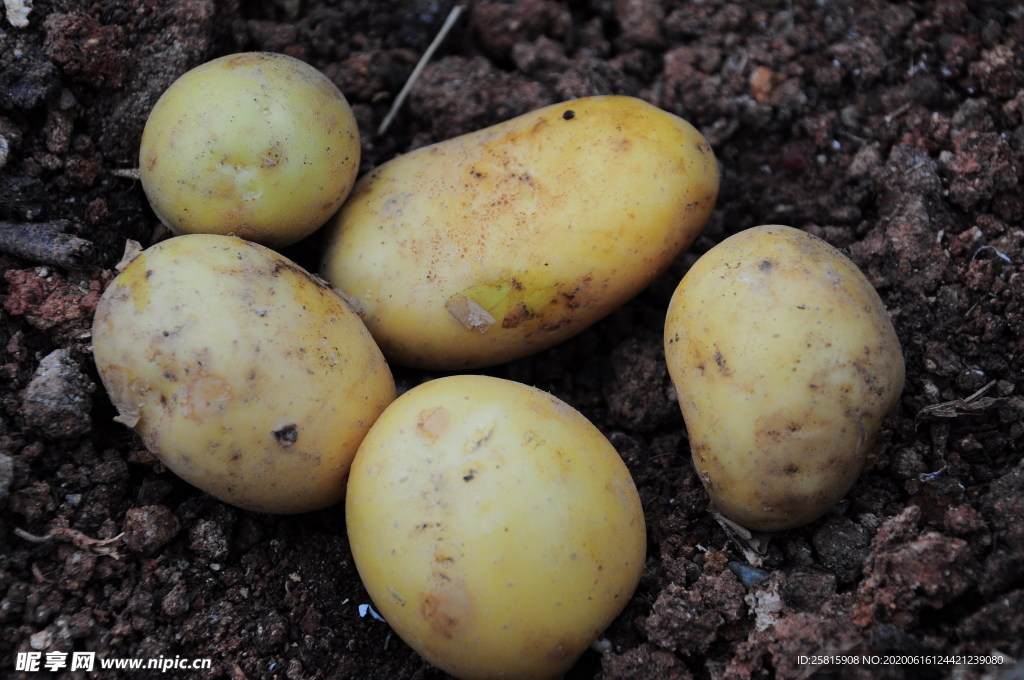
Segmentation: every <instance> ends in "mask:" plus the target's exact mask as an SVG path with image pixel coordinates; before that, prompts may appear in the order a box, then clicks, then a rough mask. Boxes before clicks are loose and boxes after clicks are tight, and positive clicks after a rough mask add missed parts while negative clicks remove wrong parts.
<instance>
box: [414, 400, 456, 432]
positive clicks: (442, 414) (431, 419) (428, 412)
mask: <svg viewBox="0 0 1024 680" xmlns="http://www.w3.org/2000/svg"><path fill="white" fill-rule="evenodd" d="M450 422H451V415H450V414H449V413H448V409H446V408H444V407H443V406H438V407H437V408H432V409H424V410H422V411H420V419H419V422H418V423H416V430H417V431H418V432H420V433H421V434H424V435H426V436H427V437H429V438H430V439H437V438H438V437H440V436H441V435H442V434H444V432H445V430H447V429H448V425H449V423H450Z"/></svg>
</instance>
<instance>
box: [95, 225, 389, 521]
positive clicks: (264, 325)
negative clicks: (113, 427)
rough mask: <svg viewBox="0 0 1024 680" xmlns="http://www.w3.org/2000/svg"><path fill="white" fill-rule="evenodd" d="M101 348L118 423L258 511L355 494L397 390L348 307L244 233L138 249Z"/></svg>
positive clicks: (180, 471) (119, 286) (111, 297)
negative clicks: (364, 444)
mask: <svg viewBox="0 0 1024 680" xmlns="http://www.w3.org/2000/svg"><path fill="white" fill-rule="evenodd" d="M93 345H94V350H93V352H94V356H95V358H96V367H97V369H98V370H99V373H100V377H101V378H102V379H103V384H104V386H105V387H106V388H107V392H108V393H109V395H110V398H111V401H113V403H114V405H115V407H117V409H118V411H119V412H120V414H121V415H120V416H119V418H118V420H120V421H121V422H123V423H125V424H127V425H129V426H134V429H135V431H136V432H138V433H139V435H141V436H142V439H143V441H145V443H146V446H147V447H148V448H149V450H150V451H152V452H153V453H155V454H156V455H157V456H159V457H160V460H162V461H163V462H164V464H166V465H167V467H169V468H170V469H171V470H172V471H174V473H175V474H177V475H178V476H179V477H181V478H182V479H184V480H185V481H187V482H189V483H190V484H193V485H194V486H197V487H199V488H200V489H202V490H204V491H207V492H209V493H210V494H212V495H214V496H216V497H217V498H219V499H221V500H223V501H225V502H227V503H231V504H233V505H237V506H239V507H241V508H245V509H247V510H255V511H257V512H271V513H295V512H307V511H310V510H315V509H318V508H323V507H326V506H329V505H332V504H334V503H337V502H339V501H340V500H341V499H342V498H344V494H345V481H346V478H347V476H348V471H349V467H350V465H351V462H352V458H353V457H354V456H355V452H356V450H357V449H358V447H359V443H360V442H361V441H362V439H363V436H364V435H365V434H366V432H367V431H368V430H369V429H370V425H372V424H373V422H374V421H375V420H376V419H377V416H378V415H380V413H381V412H382V411H383V410H384V408H385V407H386V406H387V405H388V404H389V403H391V402H392V401H393V400H394V398H395V385H394V382H393V380H392V378H391V371H390V370H389V369H388V366H387V363H386V362H385V361H384V357H383V356H382V355H381V353H380V350H378V349H377V347H376V345H374V343H373V339H372V338H371V337H370V334H369V333H368V332H367V331H366V328H365V327H364V326H363V324H362V323H360V322H359V318H358V317H357V316H356V315H355V314H354V313H353V312H352V311H351V310H350V309H348V307H347V306H346V305H345V303H344V302H343V301H342V300H341V299H340V298H338V297H337V296H336V295H335V294H334V293H332V292H331V291H330V290H329V289H328V288H326V287H325V286H324V285H323V284H321V283H319V282H317V281H316V280H315V279H314V278H313V277H312V276H311V275H310V274H308V273H306V272H305V271H304V270H303V269H301V268H300V267H298V266H296V265H295V264H293V263H292V262H291V261H290V260H287V259H286V258H284V257H282V256H280V255H278V254H277V253H275V252H273V251H271V250H268V249H267V248H264V247H262V246H259V245H256V244H254V243H249V242H247V241H243V240H241V239H237V238H229V237H225V236H213V235H192V236H181V237H178V238H173V239H170V240H168V241H164V242H162V243H160V244H158V245H155V246H153V247H152V248H150V249H148V250H146V251H145V252H144V253H142V254H141V255H139V256H138V257H137V258H135V259H134V260H133V261H132V262H131V264H129V265H128V266H127V268H125V269H124V271H123V272H121V274H120V275H119V276H118V277H117V278H116V279H115V280H114V282H113V283H112V284H111V285H110V287H108V288H107V290H106V292H105V293H104V294H103V297H102V298H101V300H100V303H99V306H98V307H97V309H96V318H95V320H94V322H93ZM136 420H137V422H133V421H136Z"/></svg>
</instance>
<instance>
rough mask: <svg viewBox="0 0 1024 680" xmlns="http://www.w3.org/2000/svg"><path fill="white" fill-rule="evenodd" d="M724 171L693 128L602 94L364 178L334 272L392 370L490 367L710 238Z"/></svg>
mask: <svg viewBox="0 0 1024 680" xmlns="http://www.w3.org/2000/svg"><path fill="white" fill-rule="evenodd" d="M717 195H718V163H717V161H716V160H715V156H714V153H713V152H712V151H711V147H710V146H709V145H708V143H707V142H706V141H705V140H704V138H703V137H702V136H701V135H700V133H699V132H697V130H695V129H694V128H693V126H691V125H690V124H689V123H687V122H686V121H684V120H682V119H680V118H677V117H676V116H673V115H672V114H669V113H665V112H664V111H661V110H659V109H657V108H655V107H653V106H651V105H649V104H646V103H644V102H642V101H640V100H639V99H632V98H629V97H591V98H588V99H579V100H577V101H572V102H566V103H563V104H556V105H555V106H549V107H547V108H543V109H540V110H538V111H534V112H532V113H528V114H526V115H523V116H520V117H519V118H516V119H514V120H510V121H508V122H505V123H501V124H500V125H495V126H494V127H491V128H488V129H486V130H481V131H479V132H474V133H472V134H468V135H465V136H463V137H458V138H456V139H452V140H449V141H447V142H442V143H440V144H436V145H434V146H430V147H426V148H423V149H419V150H417V151H414V152H412V153H410V154H407V155H405V156H400V157H399V158H396V159H395V160H393V161H391V162H389V163H386V164H384V165H382V166H381V167H379V168H377V169H376V170H374V171H373V172H371V173H369V174H368V175H366V176H365V177H363V178H362V179H360V180H359V182H358V183H357V184H356V187H355V189H354V190H353V192H352V197H351V198H350V200H349V201H348V202H346V204H345V205H344V207H343V208H342V209H341V211H340V212H339V214H338V215H337V216H335V217H334V218H332V220H331V221H330V222H329V223H328V226H327V227H325V233H326V251H325V253H324V258H323V262H322V265H321V269H320V271H321V275H322V276H324V277H325V278H326V279H328V280H329V281H331V282H332V285H334V286H336V287H338V288H340V289H341V290H342V291H343V292H344V293H345V294H346V296H347V297H348V298H350V299H352V300H353V301H354V302H355V303H356V304H358V307H357V309H361V311H362V312H363V314H364V316H363V321H364V322H365V323H366V325H367V327H368V328H369V329H370V332H371V333H373V337H374V338H375V339H376V340H377V343H378V344H379V345H380V347H381V350H382V351H383V352H384V355H385V356H387V357H388V359H389V360H392V361H396V362H398V363H401V364H405V365H409V366H416V367H420V368H429V369H445V370H456V369H465V368H473V367H480V366H487V365H492V364H497V363H501V362H503V361H508V360H511V359H515V358H517V357H521V356H525V355H527V354H531V353H533V352H537V351H540V350H542V349H545V348H547V347H551V346H552V345H555V344H557V343H559V342H561V341H562V340H565V339H566V338H569V337H571V336H573V335H575V334H576V333H579V332H580V331H581V330H583V329H584V328H586V327H587V326H589V325H590V324H592V323H594V322H595V321H597V320H598V319H600V318H602V317H603V316H605V315H606V314H608V313H609V312H611V311H612V310H614V309H615V308H616V307H618V306H620V305H622V304H623V303H624V302H626V301H627V300H629V299H630V298H631V297H633V296H634V295H636V294H637V293H638V292H640V291H641V290H642V289H643V288H644V287H645V286H647V284H649V283H650V282H651V281H652V280H653V279H654V278H655V277H656V276H658V274H660V273H661V272H662V271H664V269H665V268H666V267H668V265H669V264H670V263H671V262H672V260H674V259H675V258H676V256H677V255H679V253H681V252H682V251H683V250H685V249H686V247H687V246H688V245H689V244H690V243H691V242H692V241H693V239H694V238H695V237H696V236H697V234H698V233H700V231H701V229H703V227H704V224H705V223H706V222H707V220H708V217H709V216H710V215H711V211H712V209H713V208H714V205H715V198H716V196H717Z"/></svg>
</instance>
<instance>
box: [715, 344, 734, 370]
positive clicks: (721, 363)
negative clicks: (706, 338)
mask: <svg viewBox="0 0 1024 680" xmlns="http://www.w3.org/2000/svg"><path fill="white" fill-rule="evenodd" d="M715 363H716V364H718V370H719V372H720V373H721V374H722V375H724V376H726V377H729V376H730V375H732V372H731V371H730V370H729V367H728V366H727V365H726V362H725V357H723V356H722V351H721V350H720V349H718V345H715Z"/></svg>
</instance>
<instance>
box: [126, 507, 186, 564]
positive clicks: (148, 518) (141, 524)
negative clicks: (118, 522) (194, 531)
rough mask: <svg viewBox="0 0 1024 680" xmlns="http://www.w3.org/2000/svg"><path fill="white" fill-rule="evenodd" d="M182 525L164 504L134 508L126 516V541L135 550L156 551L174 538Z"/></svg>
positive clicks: (130, 548)
mask: <svg viewBox="0 0 1024 680" xmlns="http://www.w3.org/2000/svg"><path fill="white" fill-rule="evenodd" d="M180 528H181V525H180V524H179V523H178V518H177V517H175V516H174V514H173V513H172V512H171V511H170V510H168V509H167V508H165V507H164V506H162V505H149V506H145V507H141V508H132V509H131V510H129V511H128V512H127V513H125V517H124V533H125V543H127V544H128V549H129V550H131V551H133V552H141V553H154V552H156V551H158V550H159V549H160V548H162V547H164V546H165V545H166V544H167V543H169V542H170V540H171V539H172V538H174V536H175V534H177V533H178V530H179V529H180Z"/></svg>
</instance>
